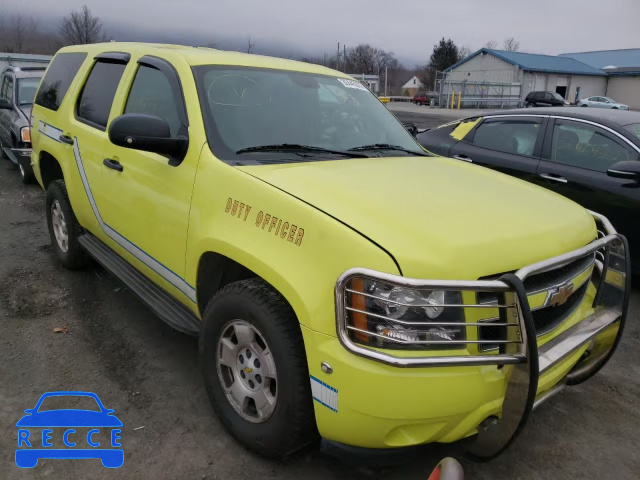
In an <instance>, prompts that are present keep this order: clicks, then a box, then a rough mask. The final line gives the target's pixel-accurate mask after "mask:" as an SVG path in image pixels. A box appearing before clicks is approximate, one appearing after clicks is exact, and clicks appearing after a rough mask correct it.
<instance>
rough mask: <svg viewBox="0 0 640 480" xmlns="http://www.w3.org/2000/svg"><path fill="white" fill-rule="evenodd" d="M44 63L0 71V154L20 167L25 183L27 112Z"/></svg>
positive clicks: (28, 138) (30, 178)
mask: <svg viewBox="0 0 640 480" xmlns="http://www.w3.org/2000/svg"><path fill="white" fill-rule="evenodd" d="M44 70H45V67H22V68H20V67H12V66H9V67H7V68H5V69H4V71H3V72H2V74H1V75H0V158H1V157H2V156H3V155H4V156H6V157H7V158H8V159H9V160H11V162H13V163H14V164H15V165H16V166H17V167H18V168H19V169H20V175H22V181H23V182H24V183H30V182H32V181H33V178H34V177H33V170H32V168H31V133H30V131H29V113H30V112H31V105H32V104H33V99H34V97H35V95H36V91H37V90H38V85H39V84H40V80H41V79H42V75H43V74H44Z"/></svg>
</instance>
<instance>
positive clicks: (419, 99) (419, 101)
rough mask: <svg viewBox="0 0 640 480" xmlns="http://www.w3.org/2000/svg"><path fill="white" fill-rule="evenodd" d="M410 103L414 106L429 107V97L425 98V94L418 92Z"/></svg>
mask: <svg viewBox="0 0 640 480" xmlns="http://www.w3.org/2000/svg"><path fill="white" fill-rule="evenodd" d="M411 103H415V104H416V105H429V97H428V96H427V92H418V93H416V94H415V95H414V96H413V98H412V99H411Z"/></svg>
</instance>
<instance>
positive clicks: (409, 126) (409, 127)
mask: <svg viewBox="0 0 640 480" xmlns="http://www.w3.org/2000/svg"><path fill="white" fill-rule="evenodd" d="M402 125H404V128H406V129H407V132H409V133H410V134H411V135H413V136H414V137H415V136H416V135H417V134H418V127H416V126H415V124H413V123H403V124H402Z"/></svg>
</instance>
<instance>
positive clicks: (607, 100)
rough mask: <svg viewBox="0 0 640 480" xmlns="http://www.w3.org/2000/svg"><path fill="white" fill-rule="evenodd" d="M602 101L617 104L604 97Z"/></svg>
mask: <svg viewBox="0 0 640 480" xmlns="http://www.w3.org/2000/svg"><path fill="white" fill-rule="evenodd" d="M602 99H603V100H604V101H605V102H609V103H616V102H615V101H614V100H612V99H610V98H609V97H602Z"/></svg>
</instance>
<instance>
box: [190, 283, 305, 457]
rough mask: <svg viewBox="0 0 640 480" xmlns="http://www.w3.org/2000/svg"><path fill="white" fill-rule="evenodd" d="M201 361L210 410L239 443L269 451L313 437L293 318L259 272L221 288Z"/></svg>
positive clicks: (286, 449)
mask: <svg viewBox="0 0 640 480" xmlns="http://www.w3.org/2000/svg"><path fill="white" fill-rule="evenodd" d="M199 350H200V363H201V368H202V374H203V377H204V382H205V386H206V389H207V393H208V395H209V399H210V400H211V403H212V405H213V409H214V411H215V412H216V414H217V415H218V417H219V418H220V421H221V422H222V424H223V425H224V426H225V428H226V429H227V430H228V431H229V432H230V433H231V434H232V435H233V436H234V437H235V438H236V440H238V441H239V442H240V443H242V444H243V445H244V446H245V447H247V448H248V449H249V450H251V451H253V452H255V453H257V454H258V455H261V456H264V457H268V458H278V457H282V456H285V455H288V454H290V453H292V452H294V451H296V450H298V449H300V448H302V447H304V446H306V445H308V444H309V443H311V442H313V441H314V440H315V439H316V437H317V430H316V426H315V417H314V411H313V403H312V399H311V387H310V380H309V371H308V368H307V358H306V354H305V350H304V343H303V339H302V333H301V331H300V325H299V322H298V320H297V318H296V316H295V314H294V312H293V310H292V309H291V307H290V306H289V304H288V303H287V302H286V301H285V299H284V298H283V297H282V296H281V295H280V294H279V293H278V292H277V291H275V290H274V289H273V288H272V287H271V286H269V285H268V284H267V283H265V282H264V281H263V280H260V279H250V280H241V281H239V282H235V283H231V284H229V285H227V286H226V287H224V288H223V289H221V290H220V291H219V292H218V293H217V294H216V295H215V297H214V298H213V299H212V300H211V301H210V302H209V304H208V305H207V308H206V310H205V312H204V316H203V324H202V331H201V332H200V348H199Z"/></svg>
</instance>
